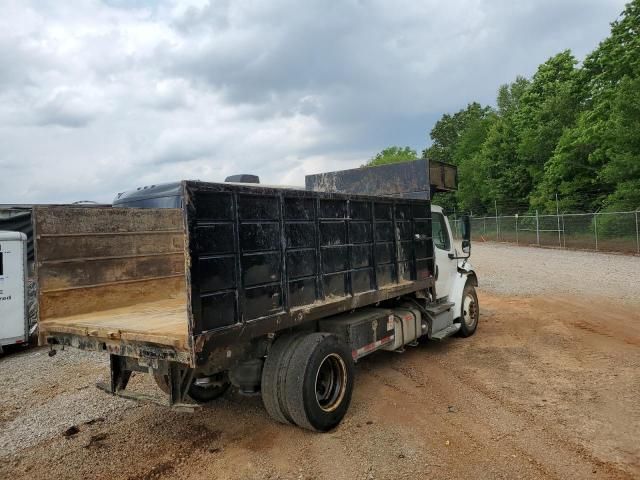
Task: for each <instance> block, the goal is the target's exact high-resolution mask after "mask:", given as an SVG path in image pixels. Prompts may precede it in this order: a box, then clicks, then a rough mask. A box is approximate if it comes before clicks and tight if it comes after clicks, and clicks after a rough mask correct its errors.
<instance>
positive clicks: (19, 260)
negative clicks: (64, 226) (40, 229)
mask: <svg viewBox="0 0 640 480" xmlns="http://www.w3.org/2000/svg"><path fill="white" fill-rule="evenodd" d="M26 288H27V236H26V235H25V234H24V233H20V232H6V231H0V353H2V347H4V346H5V345H13V344H16V343H26V342H27V340H28V339H29V316H28V314H27V302H26Z"/></svg>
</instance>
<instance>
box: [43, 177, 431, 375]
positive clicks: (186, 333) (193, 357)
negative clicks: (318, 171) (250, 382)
mask: <svg viewBox="0 0 640 480" xmlns="http://www.w3.org/2000/svg"><path fill="white" fill-rule="evenodd" d="M156 190H159V191H156ZM145 195H147V197H148V198H151V199H153V202H156V203H159V204H160V205H162V206H165V204H166V206H170V207H177V208H147V207H153V206H154V205H153V204H149V203H148V201H147V200H143V199H142V197H143V196H144V195H142V194H136V195H135V205H136V206H140V207H145V208H116V207H90V208H81V207H70V206H57V207H55V206H54V207H40V208H37V209H36V211H35V217H36V222H35V224H36V237H35V238H36V257H37V266H38V268H37V276H38V283H39V285H40V293H39V302H40V327H41V328H40V340H41V343H43V344H46V343H59V344H64V345H72V346H79V347H80V348H85V349H98V350H103V351H109V352H110V353H114V354H118V355H124V356H133V357H136V356H150V355H153V356H156V358H163V359H172V360H176V361H179V362H182V363H188V364H191V365H197V364H199V363H201V362H205V361H206V358H207V353H208V352H211V351H213V350H215V349H222V348H226V347H227V346H229V345H232V344H236V343H239V342H243V341H246V340H248V339H251V338H254V337H257V336H260V335H264V334H267V333H272V332H276V331H278V330H281V329H284V328H288V327H293V326H297V325H300V324H302V323H304V322H307V321H311V320H317V319H320V318H324V317H327V316H330V315H334V314H337V313H340V312H344V311H349V310H352V309H354V308H358V307H362V306H366V305H370V304H375V303H377V302H380V301H384V300H387V299H391V298H395V297H398V296H401V295H405V294H409V293H412V292H416V291H420V290H424V289H427V288H430V287H431V286H433V284H434V278H433V271H434V260H433V244H432V241H431V208H430V203H429V201H428V200H418V199H407V198H392V197H381V196H376V197H372V196H360V195H350V194H338V193H325V192H314V191H306V190H296V189H287V188H271V187H265V186H260V185H242V184H230V183H227V184H224V183H203V182H195V181H184V182H180V183H177V184H173V185H170V186H166V185H165V186H158V187H149V188H148V189H147V191H146V192H145ZM153 202H152V203H153ZM122 206H126V202H123V203H122Z"/></svg>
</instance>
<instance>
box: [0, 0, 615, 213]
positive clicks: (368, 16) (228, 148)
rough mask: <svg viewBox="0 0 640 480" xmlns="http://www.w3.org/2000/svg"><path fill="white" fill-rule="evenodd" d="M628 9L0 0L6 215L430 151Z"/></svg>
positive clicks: (537, 3) (423, 2)
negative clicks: (22, 208)
mask: <svg viewBox="0 0 640 480" xmlns="http://www.w3.org/2000/svg"><path fill="white" fill-rule="evenodd" d="M623 7H624V0H516V1H514V0H448V1H443V0H411V1H403V0H395V1H375V0H344V1H340V2H338V1H329V0H324V1H309V0H306V1H302V2H301V1H286V0H283V1H281V0H265V1H226V0H211V1H206V0H189V1H177V0H175V1H174V0H103V1H99V0H86V1H83V0H73V1H72V0H68V1H67V0H65V1H60V0H50V1H46V0H0V203H27V202H68V201H77V200H97V201H107V202H109V201H111V199H112V198H113V197H114V194H115V193H116V192H119V191H123V190H127V189H131V188H134V187H136V186H139V185H145V184H152V183H159V182H163V181H172V180H180V179H201V180H211V181H222V180H224V178H225V176H227V175H230V174H234V173H255V174H258V175H260V177H261V179H262V181H263V182H264V183H284V184H294V185H295V184H302V183H303V182H304V175H305V174H308V173H317V172H321V171H326V170H334V169H341V168H350V167H355V166H358V165H360V164H362V163H363V162H364V161H366V160H367V159H368V158H370V157H371V156H373V155H374V154H375V153H376V152H377V151H379V150H380V149H382V148H383V147H385V146H388V145H394V144H397V145H410V146H412V147H413V148H415V149H416V150H421V149H422V148H424V147H425V146H426V145H427V144H428V132H429V130H430V129H431V127H432V125H433V123H434V122H435V121H436V120H437V119H438V118H439V117H440V116H441V115H442V113H444V112H454V111H456V110H458V109H460V108H461V107H464V106H465V105H466V104H467V103H468V102H470V101H473V100H478V101H481V102H483V103H489V104H492V103H493V102H494V97H495V92H496V90H497V88H498V86H499V85H500V84H501V83H505V82H508V81H511V80H513V79H514V78H515V76H516V75H518V74H524V75H531V74H532V73H533V72H534V70H535V68H536V66H537V65H538V64H539V63H541V62H543V61H544V60H546V59H547V58H548V57H549V56H551V55H553V54H555V53H557V52H559V51H561V50H563V49H565V48H571V49H572V50H573V51H574V53H575V54H576V55H577V56H578V58H582V57H583V56H584V55H585V54H586V53H588V52H589V51H591V50H592V49H593V48H594V47H595V46H596V45H597V44H598V42H599V41H600V40H602V39H603V38H604V37H606V36H607V34H608V31H609V23H610V22H611V21H613V20H614V19H615V18H616V17H617V16H618V14H619V13H620V12H621V11H622V9H623Z"/></svg>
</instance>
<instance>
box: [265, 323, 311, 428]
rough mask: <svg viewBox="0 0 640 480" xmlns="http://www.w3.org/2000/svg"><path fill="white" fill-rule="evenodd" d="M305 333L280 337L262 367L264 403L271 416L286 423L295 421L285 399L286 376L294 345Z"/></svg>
mask: <svg viewBox="0 0 640 480" xmlns="http://www.w3.org/2000/svg"><path fill="white" fill-rule="evenodd" d="M304 335H305V334H304V333H293V334H285V335H282V336H281V337H278V338H277V339H276V340H275V341H274V342H273V344H272V345H271V348H270V349H269V352H268V354H267V358H266V360H265V362H264V367H263V368H262V380H261V385H260V390H261V391H262V403H263V404H264V408H265V409H266V410H267V413H268V414H269V416H270V417H271V418H273V419H274V420H276V421H277V422H280V423H284V424H293V423H294V422H293V420H292V419H291V416H290V415H289V412H287V409H286V404H285V400H284V381H285V376H286V373H287V369H288V367H289V362H290V361H291V355H292V354H293V352H294V350H295V348H294V347H295V345H296V344H297V342H299V341H300V339H301V338H302V337H303V336H304Z"/></svg>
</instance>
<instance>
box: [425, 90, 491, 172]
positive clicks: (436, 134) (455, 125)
mask: <svg viewBox="0 0 640 480" xmlns="http://www.w3.org/2000/svg"><path fill="white" fill-rule="evenodd" d="M490 113H491V108H490V107H483V106H482V105H480V104H479V103H477V102H473V103H470V104H469V105H467V108H465V109H463V110H460V111H459V112H457V113H454V114H453V115H449V114H446V113H445V114H444V115H443V116H442V118H441V119H440V120H438V121H437V122H436V124H435V125H434V127H433V128H432V129H431V132H430V134H429V136H430V137H431V141H432V144H431V146H430V147H429V148H427V149H425V150H424V151H423V152H422V156H423V157H424V158H428V159H430V160H437V161H439V162H446V163H454V162H455V158H454V157H455V149H456V146H457V145H458V142H459V141H460V137H461V136H462V135H463V132H464V131H465V130H466V129H467V127H469V125H470V124H473V123H474V122H476V121H478V120H479V119H482V118H485V117H486V116H487V115H489V114H490Z"/></svg>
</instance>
